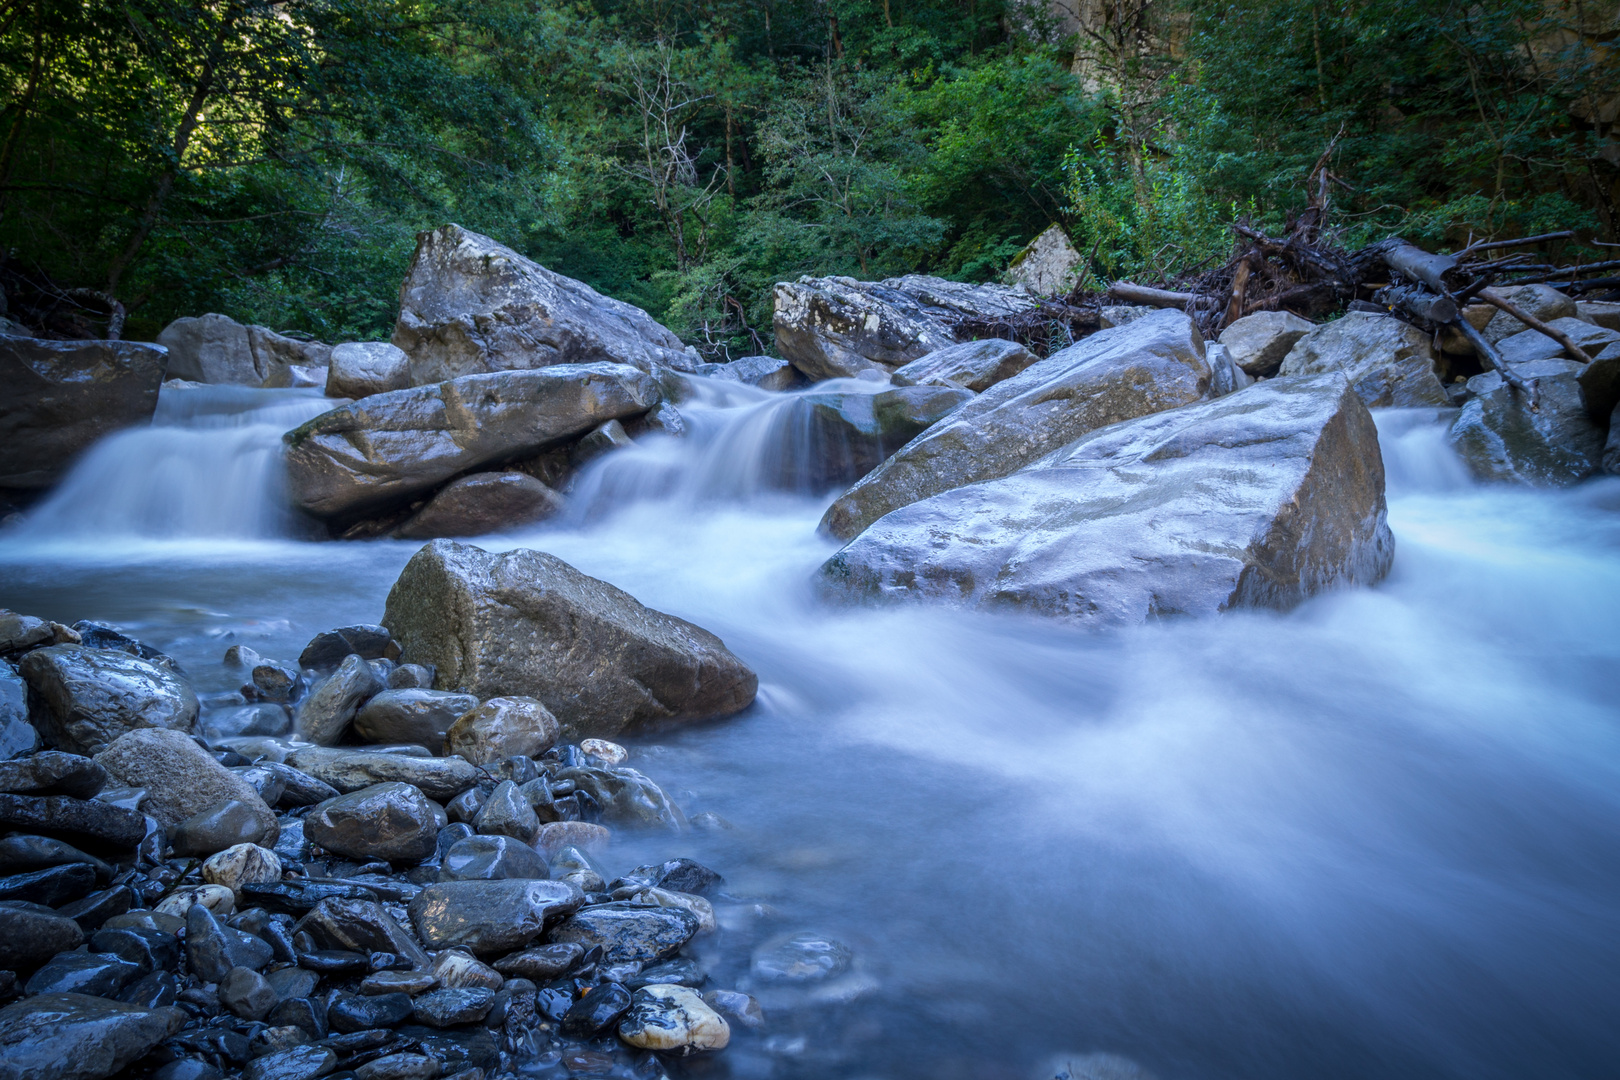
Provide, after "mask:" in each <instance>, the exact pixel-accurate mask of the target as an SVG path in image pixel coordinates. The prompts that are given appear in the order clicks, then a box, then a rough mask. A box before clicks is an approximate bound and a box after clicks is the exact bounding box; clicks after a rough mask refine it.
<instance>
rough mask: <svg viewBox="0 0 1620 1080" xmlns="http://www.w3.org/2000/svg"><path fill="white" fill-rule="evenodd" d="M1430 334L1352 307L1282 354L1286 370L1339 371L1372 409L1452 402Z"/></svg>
mask: <svg viewBox="0 0 1620 1080" xmlns="http://www.w3.org/2000/svg"><path fill="white" fill-rule="evenodd" d="M1434 359H1435V357H1434V347H1433V345H1431V344H1430V342H1429V335H1428V334H1425V333H1424V332H1423V331H1422V330H1419V329H1418V328H1417V327H1415V326H1413V325H1412V324H1411V323H1404V322H1401V321H1400V320H1399V319H1396V318H1392V317H1390V316H1388V315H1380V314H1377V313H1375V312H1368V311H1352V312H1350V313H1348V314H1347V315H1345V316H1344V317H1343V318H1341V319H1335V320H1334V321H1333V322H1330V323H1326V324H1324V325H1322V326H1318V327H1316V328H1315V329H1314V330H1312V331H1311V332H1310V333H1308V334H1306V335H1305V336H1304V337H1302V338H1300V339H1299V340H1298V341H1297V342H1295V343H1294V347H1293V348H1292V349H1290V350H1289V351H1288V355H1287V356H1286V357H1284V358H1283V362H1282V367H1281V368H1279V369H1278V371H1279V373H1280V374H1282V375H1320V374H1323V373H1324V372H1329V371H1339V372H1343V373H1344V375H1345V377H1346V378H1348V379H1349V380H1350V384H1351V385H1352V386H1353V387H1355V391H1356V393H1357V394H1360V395H1361V400H1362V401H1364V402H1366V403H1367V407H1368V408H1369V409H1377V408H1387V407H1391V406H1393V407H1396V408H1410V407H1419V406H1444V405H1448V404H1450V399H1449V398H1447V397H1446V391H1445V387H1443V386H1441V385H1440V377H1439V376H1438V375H1436V374H1435V370H1434Z"/></svg>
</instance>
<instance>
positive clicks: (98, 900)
mask: <svg viewBox="0 0 1620 1080" xmlns="http://www.w3.org/2000/svg"><path fill="white" fill-rule="evenodd" d="M134 904H135V896H134V892H133V891H132V890H131V889H130V888H129V887H128V886H125V885H117V886H114V887H113V888H111V889H102V890H101V891H100V892H93V893H91V894H90V895H89V896H86V897H84V898H83V899H81V900H75V901H73V903H71V904H64V905H62V906H61V907H60V908H58V909H57V912H56V913H57V914H58V915H61V916H62V917H63V918H64V919H72V920H73V921H74V922H76V923H78V924H79V929H81V930H83V931H85V932H86V933H89V932H90V931H92V930H94V929H95V928H96V927H98V926H100V925H101V924H102V923H104V922H106V921H107V920H108V919H110V918H113V917H114V916H118V915H122V914H123V913H124V912H126V911H128V910H129V909H130V908H131V907H133V906H134ZM101 951H103V952H105V951H106V950H105V949H103V950H101Z"/></svg>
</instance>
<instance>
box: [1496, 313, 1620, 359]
mask: <svg viewBox="0 0 1620 1080" xmlns="http://www.w3.org/2000/svg"><path fill="white" fill-rule="evenodd" d="M1549 325H1551V326H1552V328H1553V329H1555V330H1559V331H1561V332H1562V333H1563V334H1564V336H1565V337H1568V338H1569V339H1570V340H1571V341H1573V342H1574V343H1575V344H1576V345H1577V346H1579V347H1580V349H1581V351H1582V352H1584V353H1586V355H1587V356H1588V357H1595V356H1597V355H1598V354H1599V353H1601V352H1602V351H1603V350H1604V349H1606V348H1608V347H1609V346H1611V345H1614V344H1616V343H1617V342H1620V333H1616V332H1615V331H1613V330H1608V329H1605V328H1604V327H1601V326H1593V325H1592V324H1591V323H1589V322H1584V321H1582V320H1580V319H1575V318H1562V319H1554V320H1552V322H1551V323H1550V324H1549ZM1496 350H1497V352H1499V353H1501V354H1502V359H1503V360H1505V361H1506V362H1508V363H1510V364H1524V363H1529V362H1531V361H1535V360H1573V359H1574V357H1573V356H1571V355H1570V354H1568V353H1566V352H1565V351H1564V347H1563V346H1562V345H1560V344H1559V343H1558V342H1557V341H1555V340H1553V339H1552V338H1550V337H1548V336H1547V335H1545V334H1543V333H1542V332H1541V331H1539V330H1524V331H1522V332H1520V333H1517V334H1513V335H1511V336H1509V337H1505V338H1503V339H1502V340H1501V341H1499V342H1497V344H1496ZM1577 362H1579V361H1577Z"/></svg>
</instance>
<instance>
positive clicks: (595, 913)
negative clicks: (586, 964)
mask: <svg viewBox="0 0 1620 1080" xmlns="http://www.w3.org/2000/svg"><path fill="white" fill-rule="evenodd" d="M697 928H698V921H697V918H696V917H695V916H693V915H690V914H688V913H687V912H685V911H683V910H681V909H680V908H661V907H641V906H639V905H635V904H629V903H622V902H615V903H611V904H597V905H596V906H594V907H587V908H582V909H581V910H579V911H577V912H575V913H574V914H573V915H571V916H569V917H568V919H566V920H565V921H564V922H563V923H562V924H561V925H560V926H558V927H557V928H556V929H555V930H553V931H552V932H551V935H550V936H551V940H552V941H554V942H556V941H572V942H577V943H578V944H580V945H583V946H585V947H586V948H587V949H589V948H591V947H593V946H597V945H600V946H601V947H602V949H603V960H604V961H605V962H607V963H610V964H615V963H623V962H626V961H632V960H640V961H650V960H662V959H664V958H665V957H668V956H673V955H674V954H675V953H676V952H678V951H679V950H680V948H681V946H682V945H685V944H686V943H687V942H688V941H690V940H691V939H692V936H693V935H694V934H696V933H697Z"/></svg>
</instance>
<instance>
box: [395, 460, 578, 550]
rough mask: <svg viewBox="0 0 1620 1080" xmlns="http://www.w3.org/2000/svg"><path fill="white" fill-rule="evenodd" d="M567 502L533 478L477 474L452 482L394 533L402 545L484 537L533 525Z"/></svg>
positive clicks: (505, 473)
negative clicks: (442, 538) (453, 537)
mask: <svg viewBox="0 0 1620 1080" xmlns="http://www.w3.org/2000/svg"><path fill="white" fill-rule="evenodd" d="M564 505H565V500H564V499H563V497H562V496H561V495H559V494H557V493H556V492H555V491H553V490H551V489H550V488H548V487H547V486H546V485H544V484H542V483H541V482H540V481H538V480H536V479H535V478H534V477H532V476H530V475H528V474H527V473H520V472H487V473H473V474H472V475H471V476H463V477H462V478H461V479H459V480H452V481H451V482H450V483H448V484H446V485H445V486H444V487H442V488H440V489H439V490H438V491H437V492H435V493H434V496H433V498H431V499H429V500H428V502H427V505H426V506H424V507H422V509H420V510H418V511H417V512H416V513H415V514H413V515H412V516H411V517H410V519H409V520H408V521H406V522H405V524H403V525H401V526H400V527H399V528H398V529H396V530H394V535H395V536H397V537H399V538H400V539H401V540H437V539H439V538H440V537H446V536H478V535H481V534H483V533H489V532H497V531H499V530H501V529H511V528H517V527H519V526H522V525H533V524H535V523H536V522H540V521H544V520H546V519H547V518H549V517H555V516H556V515H557V514H559V513H561V512H562V510H563V507H564Z"/></svg>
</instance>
